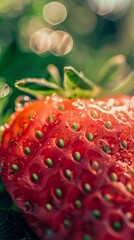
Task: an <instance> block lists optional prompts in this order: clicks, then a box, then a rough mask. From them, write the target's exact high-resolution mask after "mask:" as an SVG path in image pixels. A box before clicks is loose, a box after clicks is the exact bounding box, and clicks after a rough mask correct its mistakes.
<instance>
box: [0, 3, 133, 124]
mask: <svg viewBox="0 0 134 240" xmlns="http://www.w3.org/2000/svg"><path fill="white" fill-rule="evenodd" d="M133 22H134V1H131V0H127V1H126V0H101V1H99V0H82V1H81V0H73V1H72V0H67V1H66V0H60V1H46V0H4V1H1V2H0V90H1V94H0V97H1V98H0V108H1V110H0V124H2V122H4V121H5V119H6V117H7V114H6V113H7V110H8V114H9V113H10V112H12V110H13V108H14V100H15V98H16V96H18V95H19V94H20V92H19V91H18V90H17V89H15V88H14V83H15V81H17V80H19V79H22V78H27V77H34V78H40V77H45V76H46V67H47V65H49V64H54V65H56V66H57V67H58V69H59V71H60V73H61V75H63V68H64V66H67V65H71V66H73V67H75V68H76V69H77V70H78V71H83V72H84V73H85V75H86V76H87V77H90V78H91V80H93V81H95V79H96V75H97V73H98V71H99V69H101V67H102V65H103V63H104V62H105V61H106V60H107V59H109V58H110V57H112V56H114V55H117V54H123V55H125V57H126V59H127V62H128V63H129V65H130V66H131V67H132V68H134V61H133V58H134V56H133V55H134V28H133ZM5 83H7V84H8V85H9V87H10V88H11V89H12V94H11V95H10V96H9V99H8V98H2V97H3V96H4V95H6V94H7V92H8V90H9V89H8V86H7V85H6V86H5V85H4V84H5ZM3 86H4V90H3ZM3 92H4V93H3ZM6 102H7V103H6ZM5 106H6V109H5ZM3 111H4V114H3V113H2V112H3Z"/></svg>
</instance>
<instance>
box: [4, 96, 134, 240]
mask: <svg viewBox="0 0 134 240" xmlns="http://www.w3.org/2000/svg"><path fill="white" fill-rule="evenodd" d="M0 155H1V156H0V159H1V166H2V170H1V176H2V179H3V182H4V184H5V186H6V188H7V191H8V192H9V194H10V195H11V197H12V199H13V201H14V202H15V204H16V205H17V206H18V207H19V208H20V209H21V210H22V211H23V213H24V215H25V217H26V220H27V222H28V223H29V225H30V226H31V228H32V229H33V231H34V232H35V233H36V234H37V236H38V238H39V239H42V240H47V239H51V240H59V239H60V240H67V239H69V240H74V239H77V240H91V239H92V240H107V239H109V240H126V239H127V240H132V239H133V236H134V103H133V99H132V97H129V96H117V97H111V98H103V99H98V100H93V99H90V100H85V99H83V100H82V99H76V100H69V99H63V98H60V97H57V96H52V97H46V98H45V99H42V100H38V101H35V102H32V103H29V104H28V105H27V106H24V108H23V109H22V110H21V111H18V112H16V113H15V114H13V115H12V116H11V118H10V120H9V123H8V124H6V125H5V131H4V133H3V137H2V141H1V154H0Z"/></svg>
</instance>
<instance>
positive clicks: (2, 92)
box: [0, 83, 10, 98]
mask: <svg viewBox="0 0 134 240" xmlns="http://www.w3.org/2000/svg"><path fill="white" fill-rule="evenodd" d="M9 92H10V87H9V86H8V85H7V84H6V83H4V84H2V85H1V86H0V98H3V97H5V96H7V95H8V94H9Z"/></svg>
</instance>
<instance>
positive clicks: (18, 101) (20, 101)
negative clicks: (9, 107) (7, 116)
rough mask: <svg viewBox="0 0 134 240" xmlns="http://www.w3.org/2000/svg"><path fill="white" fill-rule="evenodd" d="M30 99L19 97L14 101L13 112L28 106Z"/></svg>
mask: <svg viewBox="0 0 134 240" xmlns="http://www.w3.org/2000/svg"><path fill="white" fill-rule="evenodd" d="M30 101H31V99H30V98H29V97H28V96H19V97H18V98H16V101H15V110H20V109H21V108H23V107H24V105H25V104H28V103H29V102H30Z"/></svg>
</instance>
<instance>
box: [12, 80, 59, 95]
mask: <svg viewBox="0 0 134 240" xmlns="http://www.w3.org/2000/svg"><path fill="white" fill-rule="evenodd" d="M15 87H16V88H18V89H19V90H21V91H24V92H26V93H29V94H31V95H33V96H35V97H37V98H42V97H43V96H48V95H51V94H53V93H58V92H59V91H61V90H62V89H61V88H60V87H59V86H58V85H57V84H55V83H52V82H48V81H47V80H46V79H44V78H40V79H37V78H26V79H22V80H19V81H17V82H16V83H15Z"/></svg>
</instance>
